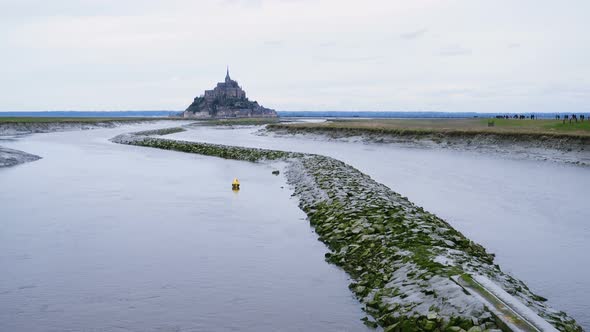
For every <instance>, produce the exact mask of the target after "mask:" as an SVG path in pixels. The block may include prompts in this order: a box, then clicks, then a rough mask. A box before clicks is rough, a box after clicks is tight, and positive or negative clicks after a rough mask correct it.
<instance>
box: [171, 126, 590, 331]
mask: <svg viewBox="0 0 590 332" xmlns="http://www.w3.org/2000/svg"><path fill="white" fill-rule="evenodd" d="M258 129H259V128H239V129H228V128H212V127H199V128H194V129H193V130H191V131H188V132H183V133H178V134H174V135H173V136H174V137H175V138H178V139H185V140H198V141H206V142H213V143H224V144H231V145H243V146H251V147H262V148H273V149H281V150H291V151H300V152H310V153H319V154H324V155H329V156H332V157H335V158H338V159H340V160H342V161H345V162H347V163H349V164H351V165H353V166H355V167H357V168H358V169H360V170H361V171H363V172H365V173H367V174H369V175H371V176H372V177H373V178H374V179H375V180H377V181H379V182H381V183H384V184H386V185H387V186H389V187H390V188H392V189H393V190H395V191H397V192H399V193H401V194H402V195H404V196H407V197H408V198H409V199H410V200H411V201H413V202H415V203H417V204H418V205H421V206H423V207H424V208H425V209H426V210H428V211H431V212H433V213H435V214H437V215H438V216H440V217H442V218H443V219H445V220H447V221H448V222H450V223H451V224H452V225H453V226H454V227H455V228H456V229H458V230H459V231H461V232H462V233H464V234H465V235H466V236H467V237H469V238H470V239H472V240H474V241H476V242H478V243H481V244H482V245H484V246H485V247H486V248H487V249H488V250H489V251H490V252H493V253H495V254H496V257H497V260H496V262H497V263H499V264H500V266H501V267H502V268H503V269H504V270H505V271H507V272H510V273H512V274H513V275H515V276H516V277H518V278H520V279H522V280H524V281H525V282H526V283H527V285H529V286H530V287H531V289H532V290H533V291H534V292H536V293H538V294H540V295H542V296H544V297H547V298H549V303H550V304H551V305H552V306H554V307H555V308H557V309H559V310H564V311H566V312H567V313H569V314H570V315H572V316H573V317H575V318H576V319H577V320H578V322H579V323H580V324H581V325H582V326H583V327H584V328H585V329H586V330H590V300H589V299H590V259H589V258H588V253H589V252H590V241H588V239H590V212H589V208H590V169H588V168H583V167H576V166H570V165H563V164H557V163H551V162H538V161H526V160H513V159H507V158H505V157H502V156H499V155H492V156H490V155H483V154H479V153H474V152H459V151H450V150H431V149H419V148H407V147H401V146H395V145H385V144H363V143H360V142H333V141H332V142H330V141H326V140H323V139H311V138H309V137H307V138H301V137H274V136H272V135H271V136H257V135H255V134H254V133H255V132H256V131H257V130H258Z"/></svg>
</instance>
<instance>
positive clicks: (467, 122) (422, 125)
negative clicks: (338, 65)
mask: <svg viewBox="0 0 590 332" xmlns="http://www.w3.org/2000/svg"><path fill="white" fill-rule="evenodd" d="M488 122H493V126H488ZM268 128H269V129H271V130H272V129H285V130H293V131H317V132H319V131H349V132H357V133H363V132H371V133H382V134H394V135H432V134H445V135H480V134H496V135H509V136H520V135H524V136H527V135H528V136H530V135H533V136H557V137H559V136H566V137H589V138H590V121H584V122H578V123H575V122H574V123H572V124H570V123H569V122H566V123H565V124H564V123H563V122H562V121H559V120H529V119H526V120H517V119H370V120H330V121H326V122H321V123H291V124H271V125H269V126H268Z"/></svg>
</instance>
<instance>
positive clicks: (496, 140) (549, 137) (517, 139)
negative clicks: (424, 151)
mask: <svg viewBox="0 0 590 332" xmlns="http://www.w3.org/2000/svg"><path fill="white" fill-rule="evenodd" d="M266 131H267V132H269V133H273V134H275V135H279V136H280V135H294V136H295V135H299V136H302V137H308V138H314V137H317V138H322V139H326V138H327V139H331V140H338V141H347V140H351V139H355V140H360V141H362V142H366V143H377V144H398V145H402V146H409V147H418V148H431V149H436V148H440V149H452V150H459V151H474V152H479V153H486V154H487V153H495V154H501V155H506V156H509V157H511V158H516V159H531V160H539V161H552V162H560V163H567V164H573V165H579V166H585V167H587V166H590V136H580V135H571V134H563V133H533V132H482V131H460V130H449V131H444V130H439V131H437V130H415V129H378V128H375V129H370V128H339V127H328V126H301V125H289V124H270V125H268V126H266Z"/></svg>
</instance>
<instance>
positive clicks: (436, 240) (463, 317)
mask: <svg viewBox="0 0 590 332" xmlns="http://www.w3.org/2000/svg"><path fill="white" fill-rule="evenodd" d="M166 131H171V129H165V130H164V131H163V134H165V132H166ZM156 134H157V135H161V134H162V133H156ZM111 140H112V141H113V142H115V143H121V144H129V145H137V146H145V147H153V148H160V149H167V150H175V151H182V152H189V153H197V154H202V155H208V156H216V157H221V158H225V159H236V160H245V161H252V162H258V161H264V160H284V161H287V162H288V167H287V171H286V175H287V179H288V182H289V184H290V185H291V186H292V187H293V188H294V196H296V197H298V198H299V201H300V208H301V209H302V210H303V211H304V212H305V213H306V214H307V216H308V220H309V222H310V224H311V226H313V227H314V229H315V231H316V233H317V234H318V235H319V237H320V238H319V239H320V241H322V242H323V243H324V244H326V246H327V247H328V248H329V249H330V253H328V254H326V260H327V261H328V262H330V263H332V264H335V265H337V266H339V267H340V268H342V269H344V270H345V271H346V272H347V273H348V275H349V276H350V277H351V279H352V281H353V282H352V283H351V285H350V287H349V288H350V289H351V291H352V292H353V293H354V294H355V295H356V297H357V299H358V300H359V301H360V302H361V303H362V304H363V305H364V310H365V312H366V313H367V317H365V318H363V320H364V321H365V323H366V324H367V325H368V326H372V327H376V326H381V327H383V328H384V330H385V331H399V330H408V329H414V330H415V329H424V330H427V331H449V330H450V331H462V330H469V329H475V330H477V331H483V330H486V329H494V328H499V327H502V326H503V325H502V324H503V320H502V317H498V316H497V315H495V314H494V311H493V310H490V309H489V308H488V307H487V306H486V304H485V303H482V302H481V301H479V300H478V299H477V298H476V297H475V296H472V295H470V293H469V292H468V291H467V290H466V289H465V288H464V287H463V286H461V285H460V284H459V283H457V282H456V281H454V280H453V278H457V277H459V276H460V277H462V278H467V279H469V278H472V277H473V278H486V279H489V280H491V281H492V282H493V283H494V284H495V285H497V286H498V287H500V288H501V289H503V290H504V291H505V292H507V293H508V294H510V295H509V296H511V297H512V298H513V299H514V300H515V301H517V302H522V303H524V304H526V305H527V307H528V308H529V309H530V310H532V312H533V314H534V315H535V317H536V318H535V317H532V318H530V317H529V322H531V324H533V323H532V322H535V321H537V322H538V319H540V318H539V317H538V316H536V315H539V316H542V317H543V318H544V319H545V321H547V322H549V323H551V324H553V326H555V327H556V328H558V329H559V330H562V331H582V329H581V327H580V326H579V325H577V323H576V322H575V321H574V320H573V318H571V317H569V316H567V314H565V313H563V312H559V311H556V310H554V309H551V308H550V307H548V305H547V304H546V303H545V301H546V300H545V299H544V298H543V297H541V296H538V295H535V294H533V293H532V292H531V291H530V290H529V289H528V287H527V286H526V285H525V284H524V283H523V282H522V281H520V280H518V279H515V278H513V277H512V276H510V275H508V274H506V273H504V272H502V271H501V270H500V268H499V266H497V265H495V264H494V256H493V255H492V254H489V253H487V252H486V250H485V248H483V247H482V246H481V245H478V244H476V243H474V242H472V241H470V240H469V239H467V238H466V237H465V236H464V235H462V234H461V233H460V232H458V231H456V230H455V229H454V228H452V227H451V226H450V225H449V224H448V223H446V222H445V221H444V220H442V219H440V218H438V217H437V216H435V215H433V214H431V213H428V212H426V211H424V209H422V208H421V207H418V206H416V205H414V204H413V203H412V202H410V201H409V200H408V199H407V198H405V197H402V196H401V195H399V194H397V193H395V192H394V191H392V190H391V189H389V188H388V187H386V186H384V185H382V184H380V183H377V182H375V181H374V180H373V179H371V178H370V177H369V176H368V175H366V174H364V173H362V172H360V171H358V170H357V169H355V168H353V167H352V166H350V165H347V164H345V163H343V162H341V161H338V160H336V159H333V158H330V157H325V156H320V155H315V154H303V153H293V152H286V151H278V150H265V149H256V148H245V147H236V146H225V145H219V144H208V143H198V142H187V141H179V140H172V139H164V138H159V137H153V136H149V133H148V135H146V133H138V134H133V133H131V134H123V135H119V136H117V137H114V138H113V139H111ZM484 276H485V277H484ZM517 299H518V300H517ZM505 318H506V317H505ZM506 319H508V320H510V319H513V318H512V317H507V318H506ZM533 325H534V324H533ZM475 330H474V331H475Z"/></svg>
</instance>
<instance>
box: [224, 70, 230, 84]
mask: <svg viewBox="0 0 590 332" xmlns="http://www.w3.org/2000/svg"><path fill="white" fill-rule="evenodd" d="M229 81H231V78H230V77H229V66H227V71H226V73H225V83H229Z"/></svg>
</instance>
